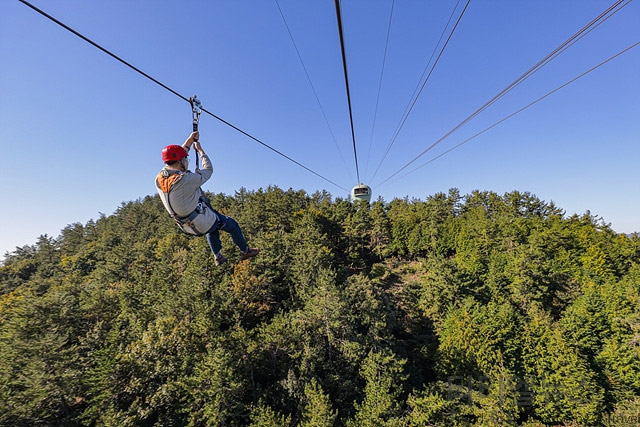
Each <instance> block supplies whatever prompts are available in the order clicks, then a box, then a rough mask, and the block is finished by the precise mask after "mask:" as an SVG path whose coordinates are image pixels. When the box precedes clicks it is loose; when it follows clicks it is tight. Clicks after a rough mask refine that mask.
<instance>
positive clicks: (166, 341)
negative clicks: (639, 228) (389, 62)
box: [0, 188, 640, 427]
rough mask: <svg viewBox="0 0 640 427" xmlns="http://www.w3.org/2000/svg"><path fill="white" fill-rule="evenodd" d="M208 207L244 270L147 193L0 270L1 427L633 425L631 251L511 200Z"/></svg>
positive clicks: (267, 199)
mask: <svg viewBox="0 0 640 427" xmlns="http://www.w3.org/2000/svg"><path fill="white" fill-rule="evenodd" d="M211 199H212V203H213V205H214V206H215V207H216V208H217V209H218V210H220V211H221V212H223V213H225V214H228V215H231V216H232V217H234V218H235V219H236V220H238V222H239V223H240V224H241V226H242V228H243V230H244V231H245V234H246V235H247V237H248V240H249V242H250V244H251V245H252V246H254V247H259V248H261V249H262V251H261V253H260V255H259V256H258V257H256V258H255V259H252V260H249V261H243V262H240V263H237V262H236V260H237V257H238V253H237V249H235V247H234V246H233V244H232V243H231V241H230V239H229V236H228V235H226V234H225V233H223V236H222V238H223V245H224V248H225V249H224V251H225V254H226V255H227V256H228V257H229V258H230V261H231V262H229V263H227V264H225V265H224V266H222V267H215V266H214V263H213V257H212V255H211V252H210V250H209V247H208V246H207V243H206V240H205V239H204V238H192V237H188V236H186V235H184V234H181V232H180V231H179V230H178V229H177V227H176V226H175V224H174V223H173V220H172V219H171V218H170V217H169V216H168V215H167V214H166V212H165V211H164V208H163V207H162V204H161V202H160V200H159V198H158V197H157V196H155V197H146V198H144V199H142V200H138V201H135V202H128V203H123V204H122V205H121V206H120V207H119V208H118V210H117V211H116V212H115V213H114V214H113V215H110V216H104V215H103V216H101V217H100V218H99V219H98V220H96V221H89V222H88V223H87V224H80V223H76V224H71V225H69V226H67V227H66V228H65V229H63V230H62V232H61V235H60V236H59V237H57V238H51V237H48V236H42V237H40V239H39V240H38V241H37V243H36V244H34V245H33V246H25V247H23V248H19V249H16V251H14V252H13V253H11V254H8V255H7V257H6V260H5V262H4V264H3V265H2V267H0V425H4V426H35V425H42V426H46V425H50V426H77V425H88V426H152V425H158V426H219V425H220V426H224V425H227V426H236V425H253V426H298V425H299V426H358V427H359V426H510V425H514V426H515V425H521V426H528V427H533V426H552V425H571V426H600V425H604V426H630V425H637V424H640V238H639V237H638V235H634V236H631V237H629V236H625V235H621V234H616V233H615V232H614V231H612V230H611V228H610V227H609V226H608V225H607V224H605V223H604V222H603V221H602V220H600V219H598V218H595V217H593V216H591V215H590V214H589V213H587V214H585V215H583V216H570V217H568V216H566V215H565V214H564V212H563V210H562V209H560V208H558V207H556V206H555V205H554V204H553V203H547V202H544V201H541V200H539V199H538V198H536V197H535V196H533V195H531V194H529V193H519V192H512V193H508V194H504V195H498V194H495V193H491V192H474V193H472V194H470V195H467V196H462V195H460V194H459V192H458V191H457V190H450V191H449V193H448V194H444V193H439V194H436V195H434V196H431V197H429V198H427V199H426V200H424V201H422V200H408V199H404V200H401V199H396V200H393V201H391V202H384V201H382V200H378V201H376V202H374V203H372V204H371V205H368V204H367V203H351V202H350V201H348V200H343V199H333V198H332V197H331V196H330V195H329V194H328V193H316V194H313V195H308V194H306V193H305V192H304V191H295V190H288V191H283V190H281V189H278V188H268V189H266V190H259V191H255V192H249V191H244V190H242V191H239V192H237V193H236V194H235V195H234V196H226V195H222V194H217V195H211ZM225 239H226V240H225ZM234 251H235V252H234Z"/></svg>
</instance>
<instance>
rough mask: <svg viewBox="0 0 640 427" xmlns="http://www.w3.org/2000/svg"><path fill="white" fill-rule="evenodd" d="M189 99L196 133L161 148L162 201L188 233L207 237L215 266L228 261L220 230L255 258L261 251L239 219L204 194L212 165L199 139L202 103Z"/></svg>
mask: <svg viewBox="0 0 640 427" xmlns="http://www.w3.org/2000/svg"><path fill="white" fill-rule="evenodd" d="M190 101H191V106H192V111H193V116H194V118H193V132H192V133H191V135H189V137H188V138H187V140H186V141H185V142H184V143H183V144H182V145H167V146H166V147H164V148H163V149H162V161H163V162H164V163H165V166H164V168H163V169H162V170H161V171H160V172H159V173H158V175H157V176H156V180H155V183H156V189H157V190H158V194H159V195H160V199H161V200H162V204H163V205H164V207H165V209H166V210H167V212H169V215H171V217H172V218H173V219H174V220H175V221H176V223H177V224H178V226H179V227H180V228H181V229H182V230H183V231H184V232H185V233H187V234H191V235H194V236H202V235H204V236H206V239H207V242H208V243H209V246H210V247H211V252H213V256H214V261H215V264H216V265H222V264H224V263H225V262H226V261H227V257H225V256H224V255H223V254H222V243H221V242H220V230H222V231H226V232H227V233H229V234H230V235H231V238H232V240H233V243H235V244H236V246H238V248H239V249H240V260H241V261H242V260H245V259H248V258H251V257H254V256H256V255H258V252H259V251H260V250H259V249H256V248H250V247H249V246H248V245H247V242H246V240H245V238H244V235H243V233H242V230H241V229H240V226H239V225H238V223H237V222H236V220H234V219H233V218H231V217H228V216H226V215H223V214H221V213H220V212H218V211H216V210H215V209H213V207H212V206H211V202H210V201H209V199H208V198H207V197H206V196H205V195H204V191H203V190H202V184H204V183H205V182H207V181H208V180H209V178H211V175H212V174H213V165H212V163H211V160H210V159H209V156H207V155H206V154H205V152H204V150H203V149H202V145H201V144H200V141H199V137H200V133H199V132H198V118H199V115H200V113H199V110H200V103H199V102H198V101H197V98H195V97H193V98H192V99H191V100H190ZM194 101H195V102H194ZM192 146H193V148H194V150H195V152H196V169H195V172H191V171H190V170H189V150H190V149H191V147H192ZM198 154H199V155H200V157H201V158H202V169H200V168H199V167H198V165H197V159H198Z"/></svg>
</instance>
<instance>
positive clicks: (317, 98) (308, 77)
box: [274, 0, 352, 177]
mask: <svg viewBox="0 0 640 427" xmlns="http://www.w3.org/2000/svg"><path fill="white" fill-rule="evenodd" d="M274 1H275V2H276V6H278V11H280V16H282V21H283V22H284V26H285V27H286V28H287V32H288V33H289V38H290V39H291V43H293V47H294V48H295V50H296V53H297V54H298V59H299V60H300V64H301V65H302V69H303V70H304V74H305V75H306V76H307V80H308V81H309V85H310V86H311V90H312V91H313V95H314V96H315V98H316V101H317V102H318V107H320V111H322V117H324V121H325V123H326V124H327V128H328V129H329V133H330V134H331V138H332V139H333V142H334V143H335V144H336V149H337V150H338V154H339V155H340V159H341V160H342V164H343V166H344V168H345V170H346V171H347V174H348V175H349V176H350V177H351V176H352V175H351V172H350V170H349V168H348V167H347V163H346V162H345V160H344V156H343V155H342V151H341V150H340V146H339V145H338V141H337V140H336V136H335V134H334V133H333V129H331V125H330V124H329V119H328V118H327V114H326V113H325V111H324V108H323V107H322V103H321V102H320V97H318V93H317V92H316V88H315V87H314V86H313V82H312V81H311V76H309V72H308V71H307V67H306V66H305V65H304V61H303V60H302V55H301V54H300V51H299V50H298V45H297V44H296V41H295V40H294V38H293V33H292V32H291V29H290V28H289V24H287V19H286V18H285V17H284V12H283V11H282V8H281V7H280V3H278V0H274Z"/></svg>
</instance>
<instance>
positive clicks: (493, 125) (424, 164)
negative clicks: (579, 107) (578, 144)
mask: <svg viewBox="0 0 640 427" xmlns="http://www.w3.org/2000/svg"><path fill="white" fill-rule="evenodd" d="M639 44H640V41H638V42H635V43H634V44H632V45H631V46H629V47H627V48H626V49H623V50H621V51H620V52H618V53H616V54H615V55H613V56H612V57H610V58H608V59H606V60H604V61H602V62H601V63H599V64H598V65H595V66H593V67H591V68H590V69H588V70H587V71H585V72H584V73H582V74H580V75H578V76H576V77H574V78H573V79H571V80H569V81H568V82H566V83H564V84H562V85H560V86H558V87H557V88H555V89H553V90H552V91H550V92H547V93H546V94H545V95H543V96H541V97H540V98H538V99H536V100H535V101H532V102H530V103H529V104H527V105H525V106H524V107H522V108H520V109H519V110H516V111H514V112H513V113H511V114H509V115H508V116H507V117H505V118H503V119H502V120H499V121H497V122H495V123H494V124H492V125H491V126H489V127H487V128H485V129H483V130H481V131H480V132H478V133H476V134H475V135H473V136H471V137H470V138H467V139H465V140H464V141H462V142H460V143H458V144H457V145H454V146H453V147H451V148H449V149H448V150H447V151H445V152H443V153H441V154H439V155H437V156H436V157H434V158H433V159H431V160H429V161H428V162H426V163H423V164H422V165H420V166H418V167H417V168H415V169H413V170H411V171H410V172H407V173H406V174H404V175H402V176H401V177H399V178H396V179H395V180H393V181H391V182H389V183H388V184H386V185H389V184H393V183H394V182H397V181H399V180H401V179H402V178H404V177H406V176H407V175H411V174H412V173H414V172H415V171H417V170H418V169H421V168H423V167H425V166H426V165H428V164H429V163H432V162H434V161H436V160H438V159H439V158H440V157H442V156H444V155H446V154H448V153H450V152H451V151H453V150H455V149H456V148H458V147H460V146H461V145H463V144H466V143H467V142H469V141H471V140H472V139H474V138H476V137H478V136H480V135H482V134H483V133H485V132H486V131H488V130H490V129H493V128H494V127H496V126H498V125H499V124H500V123H502V122H504V121H506V120H508V119H510V118H511V117H513V116H515V115H516V114H518V113H520V112H521V111H524V110H526V109H527V108H529V107H531V106H532V105H534V104H536V103H538V102H540V101H542V100H543V99H545V98H546V97H548V96H549V95H552V94H554V93H555V92H557V91H559V90H560V89H562V88H564V87H565V86H568V85H570V84H571V83H573V82H575V81H576V80H578V79H579V78H581V77H584V76H585V75H587V74H589V73H590V72H592V71H594V70H595V69H597V68H599V67H601V66H602V65H604V64H606V63H607V62H609V61H611V60H613V59H615V58H617V57H618V56H620V55H622V54H623V53H625V52H627V51H629V50H631V49H632V48H634V47H636V46H638V45H639ZM380 186H384V185H383V184H380Z"/></svg>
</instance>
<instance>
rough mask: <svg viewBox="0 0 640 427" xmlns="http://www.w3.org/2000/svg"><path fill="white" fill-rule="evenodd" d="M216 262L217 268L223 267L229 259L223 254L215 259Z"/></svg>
mask: <svg viewBox="0 0 640 427" xmlns="http://www.w3.org/2000/svg"><path fill="white" fill-rule="evenodd" d="M214 262H215V263H216V265H217V266H219V265H222V264H224V263H225V262H227V257H226V256H224V255H222V254H218V256H216V257H214Z"/></svg>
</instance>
